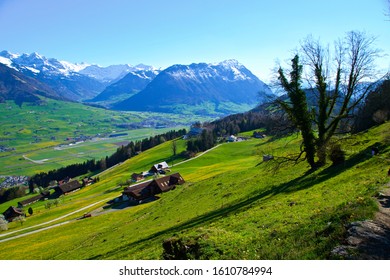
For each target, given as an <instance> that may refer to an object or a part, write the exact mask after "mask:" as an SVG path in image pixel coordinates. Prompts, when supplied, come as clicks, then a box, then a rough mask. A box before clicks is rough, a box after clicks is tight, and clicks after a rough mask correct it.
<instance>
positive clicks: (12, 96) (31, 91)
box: [0, 62, 66, 106]
mask: <svg viewBox="0 0 390 280" xmlns="http://www.w3.org/2000/svg"><path fill="white" fill-rule="evenodd" d="M42 96H44V97H48V98H51V99H57V100H66V98H64V97H62V96H60V95H58V94H57V92H56V91H55V90H54V89H52V88H51V87H49V86H48V85H46V84H45V83H42V82H40V81H38V80H37V79H35V78H32V77H28V76H26V75H24V74H23V73H21V72H20V71H17V70H15V69H13V68H10V67H8V66H7V65H4V64H2V63H1V62H0V102H4V101H5V100H14V101H15V103H16V104H18V105H19V106H21V105H22V104H23V103H24V102H38V103H39V101H40V97H42Z"/></svg>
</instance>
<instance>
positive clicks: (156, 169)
mask: <svg viewBox="0 0 390 280" xmlns="http://www.w3.org/2000/svg"><path fill="white" fill-rule="evenodd" d="M168 168H169V166H168V163H166V162H165V161H163V162H160V163H157V164H155V165H153V166H152V168H150V172H152V173H158V172H159V171H160V170H165V169H168Z"/></svg>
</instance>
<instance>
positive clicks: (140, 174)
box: [131, 173, 145, 182]
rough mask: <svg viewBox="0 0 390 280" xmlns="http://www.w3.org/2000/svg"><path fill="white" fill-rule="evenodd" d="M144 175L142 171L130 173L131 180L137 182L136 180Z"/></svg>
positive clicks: (141, 178)
mask: <svg viewBox="0 0 390 280" xmlns="http://www.w3.org/2000/svg"><path fill="white" fill-rule="evenodd" d="M144 178H145V177H144V175H143V174H142V173H133V174H131V180H132V181H133V182H138V181H141V180H143V179H144Z"/></svg>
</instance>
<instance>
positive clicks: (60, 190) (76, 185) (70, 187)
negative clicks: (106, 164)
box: [55, 180, 82, 195]
mask: <svg viewBox="0 0 390 280" xmlns="http://www.w3.org/2000/svg"><path fill="white" fill-rule="evenodd" d="M81 187H82V185H81V184H80V182H79V181H77V180H74V181H70V182H68V183H65V184H62V185H59V186H57V187H55V191H56V194H57V195H63V194H64V195H65V194H68V193H71V192H75V191H78V190H79V189H81Z"/></svg>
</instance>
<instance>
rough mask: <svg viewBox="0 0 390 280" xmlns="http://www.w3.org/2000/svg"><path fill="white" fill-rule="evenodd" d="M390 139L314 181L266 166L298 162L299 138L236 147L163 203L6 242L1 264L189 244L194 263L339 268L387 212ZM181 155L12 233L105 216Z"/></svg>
mask: <svg viewBox="0 0 390 280" xmlns="http://www.w3.org/2000/svg"><path fill="white" fill-rule="evenodd" d="M389 131H390V123H387V124H384V125H382V126H380V127H377V128H374V129H372V130H370V131H368V132H366V133H361V134H358V135H353V136H350V137H346V138H344V139H342V140H340V143H341V144H342V146H343V147H344V149H345V150H346V151H347V161H346V162H345V163H344V164H343V165H340V166H330V165H327V166H325V167H323V168H322V169H319V170H317V171H316V172H313V173H308V172H307V171H308V169H309V168H308V165H307V164H306V163H305V162H301V163H299V164H296V165H293V164H289V165H283V166H281V167H280V168H279V169H275V167H276V165H275V161H270V162H267V163H264V162H262V158H261V155H262V154H264V153H272V154H273V155H274V156H276V157H278V156H284V155H287V154H291V153H294V152H296V151H297V149H299V143H300V141H299V138H298V137H296V136H290V137H287V138H282V139H270V138H269V139H262V140H260V139H252V140H249V141H244V142H238V143H226V144H223V145H221V146H219V147H217V148H216V149H214V150H212V151H210V152H209V153H207V154H205V155H203V156H201V157H199V158H197V159H194V160H192V161H189V162H186V163H183V164H180V165H176V166H174V167H173V168H172V172H180V173H181V174H182V175H183V177H184V179H185V180H186V181H187V183H186V184H185V185H182V186H179V187H178V188H176V189H175V190H173V191H170V192H167V193H164V194H162V195H161V196H160V197H161V198H160V199H159V200H156V201H154V202H151V203H147V204H142V205H139V206H136V207H129V208H125V209H123V210H118V211H112V212H107V213H104V214H101V215H97V216H94V217H92V218H90V219H83V220H77V221H76V220H72V221H71V222H70V223H68V224H65V225H62V226H60V227H56V228H53V229H49V230H46V231H42V232H39V233H34V234H31V235H28V236H24V237H21V238H18V239H15V240H11V241H6V242H3V243H1V246H2V250H1V252H0V259H160V258H162V254H163V247H162V244H163V242H164V240H167V239H169V240H171V241H178V240H180V242H181V243H182V244H185V245H186V246H187V252H186V253H187V256H189V257H193V258H201V259H326V258H330V257H331V255H330V251H331V250H332V248H334V246H336V245H337V244H339V243H340V242H342V238H343V236H344V234H345V225H346V224H348V223H349V222H352V221H358V220H363V219H367V218H371V217H372V216H373V214H374V212H375V211H376V210H377V206H376V204H375V202H374V196H375V195H376V194H377V192H378V191H379V190H380V189H381V188H382V187H383V185H384V184H385V183H387V182H388V180H389V179H388V177H387V170H388V168H389V164H390V162H389V155H390V148H389V144H390V133H389ZM372 146H378V147H380V154H379V155H378V156H374V157H373V156H371V153H370V151H371V147H372ZM179 147H180V149H179V150H182V149H184V142H182V141H180V144H179ZM171 154H172V152H171V145H170V143H164V144H163V145H160V146H158V147H155V148H154V149H151V150H148V151H146V152H144V153H142V154H141V155H139V156H137V157H134V158H132V159H130V160H128V161H126V162H125V163H123V164H121V165H120V166H118V167H117V168H114V169H112V170H110V171H107V172H105V173H104V174H102V175H101V181H100V182H99V183H98V184H96V185H92V186H89V187H87V188H85V189H83V190H82V191H79V192H76V193H74V194H71V195H68V196H65V198H64V199H63V200H64V201H62V202H61V203H60V204H59V206H57V207H54V208H51V209H50V210H49V209H45V208H44V207H43V205H42V204H43V202H40V203H41V204H37V205H34V206H33V208H34V215H33V216H32V217H28V218H27V221H26V222H25V223H24V224H23V226H22V225H20V224H16V223H11V224H10V226H11V229H10V230H9V232H12V231H16V230H20V229H23V228H28V227H30V226H32V225H34V224H39V223H41V222H44V221H49V220H50V219H52V218H54V217H59V216H61V215H63V214H64V213H69V212H71V211H73V210H75V209H77V208H80V207H83V206H86V205H89V204H92V203H95V202H99V201H102V202H101V203H100V204H98V205H96V206H94V207H93V208H91V209H88V211H90V210H92V209H94V208H98V207H99V206H101V205H102V204H103V203H104V202H105V201H108V200H109V199H111V198H113V197H115V196H118V195H119V194H120V192H121V190H122V187H119V186H118V184H119V183H120V182H123V181H124V180H126V179H128V178H129V176H130V174H131V173H132V172H134V171H143V170H146V169H148V168H149V167H150V165H151V164H153V163H155V162H158V161H160V160H164V159H169V158H170V157H171ZM176 160H178V159H176ZM2 207H3V205H1V206H0V208H2ZM0 210H2V209H0ZM97 211H100V210H97ZM85 212H87V210H86V211H85ZM83 213H84V212H81V213H78V214H75V215H73V216H70V217H68V218H66V219H63V220H68V219H70V218H72V217H75V216H80V215H81V214H83ZM63 220H61V221H63ZM27 231H28V230H27ZM15 234H16V233H14V235H15ZM10 236H12V234H11V235H10ZM6 237H8V236H1V235H0V240H1V239H4V238H6Z"/></svg>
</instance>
